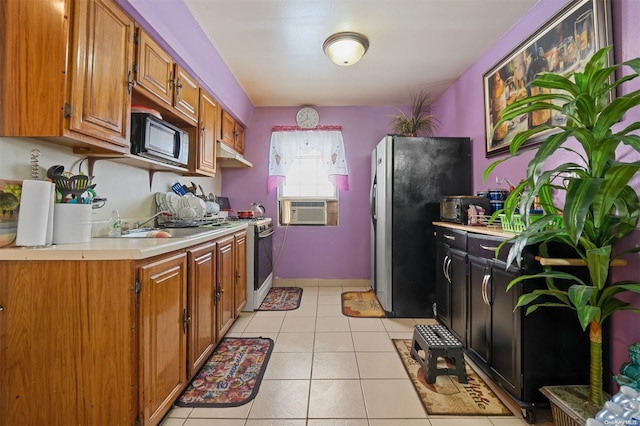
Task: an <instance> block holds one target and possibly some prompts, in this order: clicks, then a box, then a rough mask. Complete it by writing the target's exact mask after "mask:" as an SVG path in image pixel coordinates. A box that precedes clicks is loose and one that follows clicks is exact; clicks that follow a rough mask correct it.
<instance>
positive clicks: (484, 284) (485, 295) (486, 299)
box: [482, 275, 491, 305]
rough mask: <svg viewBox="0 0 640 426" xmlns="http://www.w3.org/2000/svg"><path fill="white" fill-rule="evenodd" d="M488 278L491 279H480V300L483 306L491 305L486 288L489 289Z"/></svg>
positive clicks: (486, 276) (487, 276) (489, 276)
mask: <svg viewBox="0 0 640 426" xmlns="http://www.w3.org/2000/svg"><path fill="white" fill-rule="evenodd" d="M490 278H491V275H485V276H484V278H483V279H482V300H483V301H484V304H485V305H490V304H491V303H489V295H488V293H487V288H488V287H489V279H490Z"/></svg>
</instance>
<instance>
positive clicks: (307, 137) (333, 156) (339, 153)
mask: <svg viewBox="0 0 640 426" xmlns="http://www.w3.org/2000/svg"><path fill="white" fill-rule="evenodd" d="M310 151H317V152H318V153H320V156H321V158H322V164H323V167H324V169H325V171H326V172H327V178H328V179H329V181H330V182H331V183H332V184H334V185H335V186H336V187H338V188H339V189H342V190H344V191H348V190H349V180H348V171H347V160H346V155H345V150H344V143H343V141H342V127H340V126H318V127H316V128H315V129H312V130H305V129H301V128H299V127H295V126H277V127H274V128H273V129H272V133H271V145H270V147H269V180H268V190H269V191H271V190H273V189H275V188H277V187H278V185H279V184H280V183H281V182H283V181H284V179H285V177H286V176H287V172H288V171H289V167H290V166H291V164H292V162H293V161H294V160H295V159H296V157H297V156H298V155H299V154H301V153H306V152H310Z"/></svg>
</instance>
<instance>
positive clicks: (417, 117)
mask: <svg viewBox="0 0 640 426" xmlns="http://www.w3.org/2000/svg"><path fill="white" fill-rule="evenodd" d="M396 109H397V110H398V113H397V114H396V115H393V116H392V118H391V123H390V125H391V127H392V128H393V131H394V132H395V133H398V134H402V135H405V136H433V132H434V131H435V129H436V128H437V126H438V118H437V117H436V115H435V114H434V113H433V111H432V104H431V95H430V94H429V93H428V92H426V91H425V90H421V91H420V92H418V93H416V94H413V95H411V108H410V110H409V113H408V114H407V113H406V112H405V111H403V110H402V109H400V108H397V107H396Z"/></svg>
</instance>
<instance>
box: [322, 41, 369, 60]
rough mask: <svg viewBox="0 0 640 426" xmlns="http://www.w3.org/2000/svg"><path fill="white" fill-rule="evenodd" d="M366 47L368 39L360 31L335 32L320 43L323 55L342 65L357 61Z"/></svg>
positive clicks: (367, 47) (367, 46)
mask: <svg viewBox="0 0 640 426" xmlns="http://www.w3.org/2000/svg"><path fill="white" fill-rule="evenodd" d="M367 49H369V39H368V38H367V37H366V36H364V35H362V34H360V33H353V32H342V33H335V34H333V35H331V36H329V37H328V38H327V39H326V40H325V41H324V44H323V45H322V50H324V53H325V55H327V56H328V57H329V59H331V61H332V62H333V63H335V64H336V65H340V66H343V67H346V66H349V65H353V64H355V63H356V62H358V61H359V60H360V58H362V56H363V55H364V54H365V53H366V52H367Z"/></svg>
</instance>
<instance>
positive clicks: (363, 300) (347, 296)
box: [342, 290, 385, 318]
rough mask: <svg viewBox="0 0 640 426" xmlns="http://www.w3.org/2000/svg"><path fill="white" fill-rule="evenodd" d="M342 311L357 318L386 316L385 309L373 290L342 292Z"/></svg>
mask: <svg viewBox="0 0 640 426" xmlns="http://www.w3.org/2000/svg"><path fill="white" fill-rule="evenodd" d="M342 313H343V314H344V315H346V316H348V317H356V318H384V317H385V314H384V309H382V305H380V302H379V301H378V298H377V297H376V293H375V292H374V291H373V290H369V291H346V292H344V293H342Z"/></svg>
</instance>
